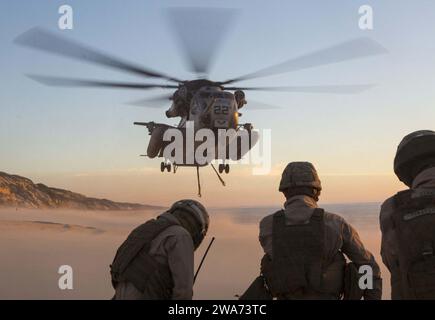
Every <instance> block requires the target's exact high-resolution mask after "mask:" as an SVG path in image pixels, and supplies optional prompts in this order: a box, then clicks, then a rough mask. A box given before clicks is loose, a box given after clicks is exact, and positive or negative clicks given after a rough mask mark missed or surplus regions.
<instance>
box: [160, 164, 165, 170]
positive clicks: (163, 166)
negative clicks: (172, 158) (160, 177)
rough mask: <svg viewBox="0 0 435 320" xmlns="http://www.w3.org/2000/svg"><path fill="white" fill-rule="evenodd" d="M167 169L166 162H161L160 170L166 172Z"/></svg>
mask: <svg viewBox="0 0 435 320" xmlns="http://www.w3.org/2000/svg"><path fill="white" fill-rule="evenodd" d="M165 169H166V165H165V163H164V162H162V163H160V171H161V172H164V171H165Z"/></svg>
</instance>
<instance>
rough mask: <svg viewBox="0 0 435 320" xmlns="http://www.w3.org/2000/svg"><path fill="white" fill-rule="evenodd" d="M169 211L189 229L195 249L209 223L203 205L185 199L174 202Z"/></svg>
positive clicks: (205, 232) (202, 238)
mask: <svg viewBox="0 0 435 320" xmlns="http://www.w3.org/2000/svg"><path fill="white" fill-rule="evenodd" d="M169 212H170V213H171V214H172V215H174V216H175V217H176V218H177V220H178V221H179V222H180V224H181V225H182V226H183V227H184V228H185V229H186V230H187V231H189V233H190V235H191V236H192V240H193V244H194V247H195V249H196V248H198V247H199V246H200V244H201V242H202V240H204V237H205V235H206V234H207V230H208V227H209V225H210V217H209V215H208V212H207V210H206V209H205V207H204V206H203V205H202V204H201V203H200V202H198V201H195V200H190V199H186V200H180V201H177V202H175V203H174V204H173V205H172V207H171V208H170V209H169Z"/></svg>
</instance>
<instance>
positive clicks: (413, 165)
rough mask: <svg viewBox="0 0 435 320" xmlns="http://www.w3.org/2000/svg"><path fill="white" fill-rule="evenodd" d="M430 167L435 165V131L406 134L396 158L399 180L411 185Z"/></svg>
mask: <svg viewBox="0 0 435 320" xmlns="http://www.w3.org/2000/svg"><path fill="white" fill-rule="evenodd" d="M428 167H435V132H434V131H431V130H419V131H415V132H412V133H410V134H408V135H407V136H405V137H404V138H403V140H402V141H401V142H400V144H399V146H398V147H397V152H396V156H395V158H394V173H395V174H396V175H397V177H398V178H399V180H400V181H402V182H403V183H405V184H406V185H407V186H408V187H411V185H412V182H413V180H414V179H415V177H416V176H417V175H418V174H419V173H420V172H421V171H423V170H424V169H426V168H428Z"/></svg>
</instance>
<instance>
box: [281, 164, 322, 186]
mask: <svg viewBox="0 0 435 320" xmlns="http://www.w3.org/2000/svg"><path fill="white" fill-rule="evenodd" d="M298 187H311V188H314V189H316V190H317V191H320V190H322V184H321V182H320V179H319V176H318V175H317V171H316V169H315V168H314V166H313V165H312V164H311V163H310V162H291V163H289V164H288V165H287V167H286V168H285V169H284V171H283V173H282V177H281V182H280V184H279V191H281V192H283V191H284V190H286V189H289V188H298Z"/></svg>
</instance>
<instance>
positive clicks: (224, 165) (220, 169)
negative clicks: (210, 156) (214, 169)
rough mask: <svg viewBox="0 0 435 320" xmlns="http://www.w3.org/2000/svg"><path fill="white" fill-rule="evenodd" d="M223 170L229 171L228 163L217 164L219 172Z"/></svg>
mask: <svg viewBox="0 0 435 320" xmlns="http://www.w3.org/2000/svg"><path fill="white" fill-rule="evenodd" d="M223 172H225V173H226V174H228V173H230V165H229V164H223V163H221V164H219V173H223Z"/></svg>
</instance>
